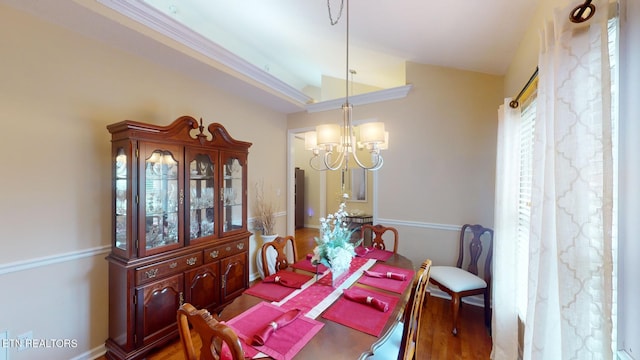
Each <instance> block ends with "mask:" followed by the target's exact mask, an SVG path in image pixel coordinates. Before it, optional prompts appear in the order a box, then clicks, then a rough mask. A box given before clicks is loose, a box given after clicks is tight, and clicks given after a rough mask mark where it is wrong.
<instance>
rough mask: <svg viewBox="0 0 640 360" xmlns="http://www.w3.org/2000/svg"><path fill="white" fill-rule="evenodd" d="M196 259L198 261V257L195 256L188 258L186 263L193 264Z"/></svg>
mask: <svg viewBox="0 0 640 360" xmlns="http://www.w3.org/2000/svg"><path fill="white" fill-rule="evenodd" d="M197 261H198V259H197V258H195V257H192V258H188V259H187V265H195V264H196V262H197Z"/></svg>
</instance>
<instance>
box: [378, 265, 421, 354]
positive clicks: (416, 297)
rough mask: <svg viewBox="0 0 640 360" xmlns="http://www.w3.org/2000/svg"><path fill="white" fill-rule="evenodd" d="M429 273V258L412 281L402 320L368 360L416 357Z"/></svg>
mask: <svg viewBox="0 0 640 360" xmlns="http://www.w3.org/2000/svg"><path fill="white" fill-rule="evenodd" d="M430 274H431V260H430V259H427V260H425V261H424V262H423V263H422V265H420V269H418V271H417V273H416V276H415V278H414V281H413V287H412V289H411V295H410V296H409V300H408V302H407V304H406V306H405V309H404V314H403V320H402V322H399V323H398V324H396V326H395V328H394V329H393V330H392V331H391V332H390V334H389V336H388V337H387V338H386V339H383V340H382V341H381V344H382V345H381V346H380V347H378V348H375V349H374V350H373V355H371V356H369V357H367V359H369V360H390V359H398V360H414V359H417V355H416V354H417V347H418V339H419V337H420V320H421V318H422V312H423V310H424V306H425V303H426V301H427V285H428V284H429V276H430Z"/></svg>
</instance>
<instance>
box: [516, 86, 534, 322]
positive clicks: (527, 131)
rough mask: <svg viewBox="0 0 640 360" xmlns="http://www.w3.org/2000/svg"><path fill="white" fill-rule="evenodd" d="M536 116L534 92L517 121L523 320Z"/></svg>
mask: <svg viewBox="0 0 640 360" xmlns="http://www.w3.org/2000/svg"><path fill="white" fill-rule="evenodd" d="M535 120H536V94H535V92H534V93H533V94H532V95H531V96H530V97H529V99H528V100H527V101H526V102H525V103H524V104H523V105H522V114H521V123H520V183H519V187H520V188H519V191H518V238H517V244H516V251H517V255H516V256H517V269H516V276H517V284H518V285H517V286H518V289H517V293H516V299H517V306H518V315H519V316H520V319H522V321H523V322H524V320H525V318H526V316H527V274H528V268H529V224H530V219H531V179H532V172H531V170H532V167H533V165H532V164H533V128H534V125H535Z"/></svg>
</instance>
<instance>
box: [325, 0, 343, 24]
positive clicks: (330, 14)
mask: <svg viewBox="0 0 640 360" xmlns="http://www.w3.org/2000/svg"><path fill="white" fill-rule="evenodd" d="M343 8H344V0H340V11H339V12H338V17H337V18H336V19H335V20H334V19H333V13H332V12H331V0H327V9H328V10H329V21H331V25H335V24H337V23H338V21H340V18H341V17H342V9H343Z"/></svg>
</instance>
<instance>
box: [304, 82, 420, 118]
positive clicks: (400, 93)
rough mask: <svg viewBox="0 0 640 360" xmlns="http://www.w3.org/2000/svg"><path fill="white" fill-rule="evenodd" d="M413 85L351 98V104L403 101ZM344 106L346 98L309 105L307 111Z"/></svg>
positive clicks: (334, 108) (312, 111)
mask: <svg viewBox="0 0 640 360" xmlns="http://www.w3.org/2000/svg"><path fill="white" fill-rule="evenodd" d="M412 87H413V85H411V84H408V85H403V86H398V87H394V88H390V89H384V90H379V91H373V92H368V93H365V94H358V95H353V96H349V102H350V103H351V104H352V105H365V104H372V103H377V102H381V101H387V100H396V99H402V98H405V97H406V96H407V94H409V91H410V90H411V88H412ZM342 104H344V98H340V99H333V100H327V101H320V102H317V103H312V104H307V105H306V109H307V112H308V113H314V112H320V111H326V110H336V109H340V108H342Z"/></svg>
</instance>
